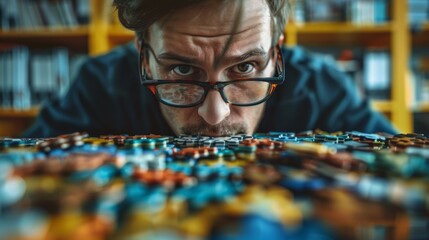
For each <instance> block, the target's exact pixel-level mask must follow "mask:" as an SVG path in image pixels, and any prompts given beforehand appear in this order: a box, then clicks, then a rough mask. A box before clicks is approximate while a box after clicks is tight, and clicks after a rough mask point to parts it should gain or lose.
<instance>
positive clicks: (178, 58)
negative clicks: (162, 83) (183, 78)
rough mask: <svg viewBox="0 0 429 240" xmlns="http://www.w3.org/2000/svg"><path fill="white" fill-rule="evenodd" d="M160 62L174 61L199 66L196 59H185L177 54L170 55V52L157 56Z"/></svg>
mask: <svg viewBox="0 0 429 240" xmlns="http://www.w3.org/2000/svg"><path fill="white" fill-rule="evenodd" d="M157 59H158V60H170V61H171V60H172V61H179V62H183V63H186V64H197V63H198V59H196V58H191V57H185V56H182V55H178V54H175V53H169V52H164V53H161V54H159V55H158V56H157Z"/></svg>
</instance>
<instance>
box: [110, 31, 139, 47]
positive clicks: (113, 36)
mask: <svg viewBox="0 0 429 240" xmlns="http://www.w3.org/2000/svg"><path fill="white" fill-rule="evenodd" d="M108 38H109V41H110V43H111V44H113V45H118V44H124V43H127V42H130V41H133V40H134V38H135V34H134V32H133V31H130V30H127V29H125V28H123V27H113V28H111V29H109V31H108Z"/></svg>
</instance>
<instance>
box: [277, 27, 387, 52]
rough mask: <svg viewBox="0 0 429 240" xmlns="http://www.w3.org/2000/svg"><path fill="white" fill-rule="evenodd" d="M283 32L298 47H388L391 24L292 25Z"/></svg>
mask: <svg viewBox="0 0 429 240" xmlns="http://www.w3.org/2000/svg"><path fill="white" fill-rule="evenodd" d="M285 32H286V35H296V40H295V41H296V43H297V44H299V45H306V46H315V45H317V46H321V45H322V46H332V45H341V46H355V45H359V46H367V47H389V46H390V40H391V35H392V32H393V25H392V24H391V23H386V24H380V25H357V24H352V23H329V22H325V23H305V24H293V23H292V24H289V25H288V26H287V27H286V29H285ZM289 41H290V40H289ZM292 41H293V40H292Z"/></svg>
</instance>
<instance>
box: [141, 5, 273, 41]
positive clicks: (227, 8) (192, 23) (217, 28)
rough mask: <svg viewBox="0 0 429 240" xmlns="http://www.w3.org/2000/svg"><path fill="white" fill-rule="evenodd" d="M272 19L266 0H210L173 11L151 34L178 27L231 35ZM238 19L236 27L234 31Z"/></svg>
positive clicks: (203, 33) (187, 31)
mask: <svg viewBox="0 0 429 240" xmlns="http://www.w3.org/2000/svg"><path fill="white" fill-rule="evenodd" d="M237 21H238V22H237ZM270 21H271V15H270V10H269V7H268V4H267V2H266V0H206V1H202V2H200V3H198V4H195V5H192V6H188V7H185V8H183V9H179V10H177V11H175V12H172V13H171V14H169V15H168V16H166V17H164V18H162V19H161V20H159V21H157V22H155V23H154V24H153V25H152V26H151V27H150V29H149V30H150V31H149V34H153V32H154V31H175V32H178V33H184V34H189V35H196V36H207V37H210V36H221V35H231V34H237V33H240V32H241V31H244V30H246V29H249V28H252V27H255V25H259V24H262V23H265V24H266V23H270ZM237 23H238V25H237V29H236V31H235V32H232V30H233V26H234V25H235V24H237ZM158 37H161V36H158Z"/></svg>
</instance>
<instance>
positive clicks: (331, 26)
mask: <svg viewBox="0 0 429 240" xmlns="http://www.w3.org/2000/svg"><path fill="white" fill-rule="evenodd" d="M294 1H297V0H294ZM294 1H292V4H293V2H294ZM388 2H391V6H390V9H389V19H390V20H389V21H387V22H385V23H382V24H359V25H356V24H352V23H348V22H317V23H306V22H305V23H299V22H294V21H293V19H292V20H291V21H289V23H288V25H287V27H286V28H285V36H286V39H285V40H286V45H288V46H295V45H302V46H361V47H368V48H371V47H373V48H378V47H383V48H386V49H388V50H389V52H390V54H391V76H392V79H391V94H390V95H391V99H390V100H387V101H372V102H371V105H372V106H373V107H374V108H375V109H377V110H379V111H381V112H382V113H384V114H385V115H386V116H388V117H389V118H390V120H391V121H392V123H393V124H394V125H395V126H396V127H397V128H398V129H399V130H400V131H401V132H412V131H413V126H412V122H413V119H412V113H413V111H425V112H429V103H424V104H421V105H420V106H419V107H418V108H417V110H416V109H413V108H412V107H411V103H410V99H411V98H412V96H411V92H412V89H410V84H409V81H410V69H409V65H408V60H409V58H410V51H411V49H412V46H414V45H420V46H425V44H426V46H427V43H428V42H429V22H428V23H426V24H424V25H423V26H422V27H421V29H420V31H419V32H418V33H413V34H412V33H411V31H410V27H409V25H408V17H407V12H408V0H395V1H388ZM110 3H111V1H105V0H88V7H89V9H90V12H89V14H90V17H89V19H90V20H89V23H88V24H85V25H79V26H75V27H72V28H61V27H59V28H38V29H22V30H8V31H2V30H0V44H2V43H12V44H22V45H26V46H29V47H30V48H49V47H52V46H57V45H61V46H65V47H67V48H69V49H71V50H73V51H79V52H82V53H86V54H88V55H91V56H94V55H98V54H103V53H106V52H107V51H109V50H110V49H112V48H113V47H115V46H116V45H118V44H122V43H126V42H129V41H132V40H133V39H134V34H133V32H131V31H129V30H126V29H124V28H123V27H122V26H120V24H119V23H118V21H117V19H115V15H116V13H115V12H114V10H113V9H112V8H111V5H110ZM37 112H38V108H37V107H36V108H32V109H30V110H23V111H19V112H17V111H12V110H4V109H3V110H0V136H6V135H8V136H17V135H18V134H19V133H20V132H22V130H23V129H25V128H26V127H27V126H28V125H29V124H30V123H31V121H32V120H33V119H34V117H35V116H36V115H37ZM18 122H22V123H18ZM14 123H17V124H14Z"/></svg>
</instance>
